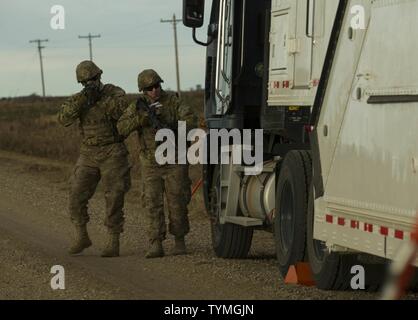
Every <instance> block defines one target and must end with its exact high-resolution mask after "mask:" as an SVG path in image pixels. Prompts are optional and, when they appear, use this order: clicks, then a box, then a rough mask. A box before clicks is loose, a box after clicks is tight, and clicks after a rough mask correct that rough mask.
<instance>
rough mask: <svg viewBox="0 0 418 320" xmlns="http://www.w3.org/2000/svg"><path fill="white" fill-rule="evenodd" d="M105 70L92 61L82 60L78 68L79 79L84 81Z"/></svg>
mask: <svg viewBox="0 0 418 320" xmlns="http://www.w3.org/2000/svg"><path fill="white" fill-rule="evenodd" d="M102 73H103V71H102V70H101V69H100V68H99V67H98V66H96V65H95V64H94V62H92V61H83V62H81V63H80V64H79V65H78V66H77V69H76V74H77V81H78V82H84V81H88V80H91V79H93V78H94V77H96V76H98V75H101V74H102Z"/></svg>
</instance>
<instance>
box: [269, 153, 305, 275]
mask: <svg viewBox="0 0 418 320" xmlns="http://www.w3.org/2000/svg"><path fill="white" fill-rule="evenodd" d="M311 179H312V161H311V156H310V154H309V152H308V151H291V152H289V153H288V154H287V155H286V157H285V159H284V161H283V163H282V165H281V169H280V174H279V179H278V183H277V189H276V215H275V217H274V238H275V243H276V255H277V261H278V265H279V269H280V272H281V274H282V275H283V277H285V276H286V274H287V272H288V270H289V267H290V266H292V265H294V264H296V263H297V262H301V261H304V260H305V253H306V214H307V208H308V190H309V185H310V183H311Z"/></svg>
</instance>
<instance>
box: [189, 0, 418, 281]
mask: <svg viewBox="0 0 418 320" xmlns="http://www.w3.org/2000/svg"><path fill="white" fill-rule="evenodd" d="M203 7H204V1H199V0H184V17H183V19H184V23H185V25H187V26H190V27H194V28H196V27H200V26H201V25H202V23H203ZM417 14H418V0H374V1H372V0H339V1H337V0H335V1H329V0H264V1H260V0H259V1H255V0H254V1H251V0H244V1H234V0H217V1H216V0H214V1H213V3H212V13H211V19H210V25H209V29H208V35H209V37H208V43H207V44H206V45H207V46H208V51H207V52H208V53H207V70H206V79H207V82H206V101H205V102H206V104H205V115H206V119H207V122H208V124H209V126H210V127H211V128H226V129H232V128H238V129H264V132H265V133H264V135H265V139H264V141H265V145H264V154H265V160H266V165H265V170H264V172H263V173H262V174H261V175H259V176H257V177H246V176H245V175H244V174H243V167H242V166H235V165H233V164H230V165H223V166H215V165H214V166H211V165H209V166H206V167H205V170H204V180H205V199H206V206H207V209H208V212H209V214H210V216H211V219H212V221H213V226H212V235H213V244H214V249H215V252H216V253H217V255H218V256H221V257H225V258H239V257H244V256H246V255H247V253H248V251H249V249H250V245H251V239H252V234H253V230H254V229H264V230H271V231H273V232H274V236H275V239H276V251H277V260H278V264H279V267H280V270H281V272H282V274H283V275H285V274H286V273H287V271H288V268H289V267H290V266H291V265H294V264H296V263H297V262H300V261H308V262H309V263H310V266H311V269H312V272H313V274H314V276H315V279H316V282H317V286H318V287H320V288H322V289H343V288H347V287H348V286H349V283H350V279H351V277H352V275H351V273H350V270H351V267H352V266H354V265H357V264H360V265H363V266H364V267H365V268H366V277H367V278H366V281H367V284H368V286H369V288H375V287H377V286H378V285H379V284H380V281H381V280H382V277H383V273H384V270H385V264H386V262H387V261H389V260H391V259H394V258H395V257H396V253H397V252H398V251H399V248H400V246H402V244H403V243H405V242H407V241H410V238H411V232H412V230H413V229H414V224H415V221H416V220H417V209H418V196H417V194H416V193H417V192H418V139H417V138H416V133H415V132H416V130H415V124H416V122H417V121H418V76H417V75H418V64H415V63H414V58H415V57H417V56H418V42H417V41H414V34H415V33H416V32H417V31H416V30H418V20H417V19H416V16H417ZM194 35H195V34H194ZM195 39H196V38H195ZM415 266H418V259H417V260H416V261H415Z"/></svg>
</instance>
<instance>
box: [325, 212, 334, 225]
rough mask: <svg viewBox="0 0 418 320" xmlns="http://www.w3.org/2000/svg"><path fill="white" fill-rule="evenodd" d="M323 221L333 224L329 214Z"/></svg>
mask: <svg viewBox="0 0 418 320" xmlns="http://www.w3.org/2000/svg"><path fill="white" fill-rule="evenodd" d="M325 219H326V221H327V222H328V223H334V217H333V216H331V215H329V214H327V216H326V218H325Z"/></svg>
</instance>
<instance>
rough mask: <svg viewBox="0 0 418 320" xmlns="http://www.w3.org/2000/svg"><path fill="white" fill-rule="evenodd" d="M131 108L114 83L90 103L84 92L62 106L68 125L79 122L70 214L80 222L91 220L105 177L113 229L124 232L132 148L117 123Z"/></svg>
mask: <svg viewBox="0 0 418 320" xmlns="http://www.w3.org/2000/svg"><path fill="white" fill-rule="evenodd" d="M126 108H127V102H126V99H125V92H124V91H123V90H122V89H121V88H119V87H116V86H114V85H111V84H106V85H100V96H99V97H98V100H97V101H96V102H95V103H94V104H93V105H90V106H89V105H88V103H87V98H86V96H85V95H84V94H83V92H81V93H78V94H75V95H74V96H72V97H70V98H69V99H68V100H67V101H66V102H65V103H64V104H63V105H62V106H61V108H60V111H59V114H58V121H59V122H60V123H61V124H62V125H64V126H66V127H67V126H70V125H72V124H73V123H75V122H78V123H79V127H80V131H81V136H82V144H81V148H80V157H79V159H78V161H77V164H76V166H75V168H74V171H73V174H72V176H71V179H70V215H71V220H72V222H73V223H74V224H75V225H76V226H85V225H86V224H87V222H88V221H89V215H88V212H87V205H88V202H89V200H90V198H91V197H92V196H93V194H94V192H95V190H96V187H97V184H98V183H99V181H100V180H102V181H103V186H104V193H105V200H106V218H105V225H106V226H107V227H108V230H109V233H113V234H120V233H121V232H122V231H123V223H124V213H123V206H124V196H125V193H126V192H127V191H128V190H129V188H130V165H129V162H128V157H127V156H128V151H127V149H126V146H125V144H124V143H123V138H122V137H121V136H120V135H119V133H118V131H117V128H116V123H117V120H118V119H119V117H120V116H121V115H122V113H123V112H124V111H125V109H126Z"/></svg>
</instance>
